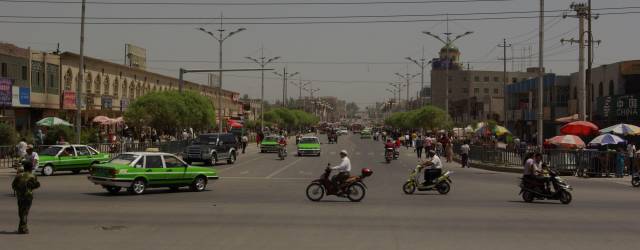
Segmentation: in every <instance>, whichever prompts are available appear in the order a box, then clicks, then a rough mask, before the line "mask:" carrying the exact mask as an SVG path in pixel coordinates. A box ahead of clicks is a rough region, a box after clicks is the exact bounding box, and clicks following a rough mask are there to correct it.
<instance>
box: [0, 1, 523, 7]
mask: <svg viewBox="0 0 640 250" xmlns="http://www.w3.org/2000/svg"><path fill="white" fill-rule="evenodd" d="M510 1H513V0H425V1H361V2H272V3H260V2H248V3H234V2H215V3H206V2H133V1H132V2H122V1H120V2H118V1H113V2H105V1H87V2H86V4H93V5H178V6H180V5H181V6H290V5H388V4H434V3H473V2H510ZM0 2H5V3H20V4H80V3H82V2H81V1H59V0H0Z"/></svg>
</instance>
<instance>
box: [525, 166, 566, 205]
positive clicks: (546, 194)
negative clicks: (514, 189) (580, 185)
mask: <svg viewBox="0 0 640 250" xmlns="http://www.w3.org/2000/svg"><path fill="white" fill-rule="evenodd" d="M545 166H546V165H545ZM545 169H546V168H545ZM547 172H548V175H549V179H550V180H549V181H550V182H551V186H553V190H554V191H551V190H550V189H548V188H547V185H546V183H544V182H540V181H537V180H526V179H524V178H520V179H521V182H520V195H522V199H523V200H524V201H525V202H533V201H534V200H559V201H560V202H562V204H569V203H571V200H572V196H571V192H570V191H571V190H573V188H572V187H571V186H570V185H569V184H567V182H566V181H565V180H564V179H562V178H561V177H560V176H559V174H558V172H557V171H555V170H553V169H549V170H547Z"/></svg>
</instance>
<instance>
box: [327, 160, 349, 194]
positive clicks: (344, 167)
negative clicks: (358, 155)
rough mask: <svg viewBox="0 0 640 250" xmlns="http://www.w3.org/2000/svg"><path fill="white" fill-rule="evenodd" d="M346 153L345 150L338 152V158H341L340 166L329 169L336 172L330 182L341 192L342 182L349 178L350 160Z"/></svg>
mask: <svg viewBox="0 0 640 250" xmlns="http://www.w3.org/2000/svg"><path fill="white" fill-rule="evenodd" d="M347 155H348V153H347V151H346V150H342V151H340V158H342V162H341V163H340V165H338V166H335V167H331V170H338V171H339V172H338V174H336V175H334V176H333V178H332V179H331V182H332V183H333V184H334V185H335V186H336V187H339V190H342V185H343V184H344V182H345V181H346V180H347V179H348V178H349V176H351V174H350V172H351V160H349V157H347Z"/></svg>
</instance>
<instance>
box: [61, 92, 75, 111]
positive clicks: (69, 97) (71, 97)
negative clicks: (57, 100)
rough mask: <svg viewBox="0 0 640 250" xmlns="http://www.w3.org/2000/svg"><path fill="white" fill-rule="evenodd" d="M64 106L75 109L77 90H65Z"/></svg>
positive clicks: (64, 107)
mask: <svg viewBox="0 0 640 250" xmlns="http://www.w3.org/2000/svg"><path fill="white" fill-rule="evenodd" d="M62 98H63V99H62V108H63V109H75V108H76V92H73V91H65V92H64V93H63V96H62Z"/></svg>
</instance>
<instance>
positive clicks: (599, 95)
mask: <svg viewBox="0 0 640 250" xmlns="http://www.w3.org/2000/svg"><path fill="white" fill-rule="evenodd" d="M603 94H604V89H603V87H602V82H600V85H599V86H598V97H601V96H602V95H603Z"/></svg>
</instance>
